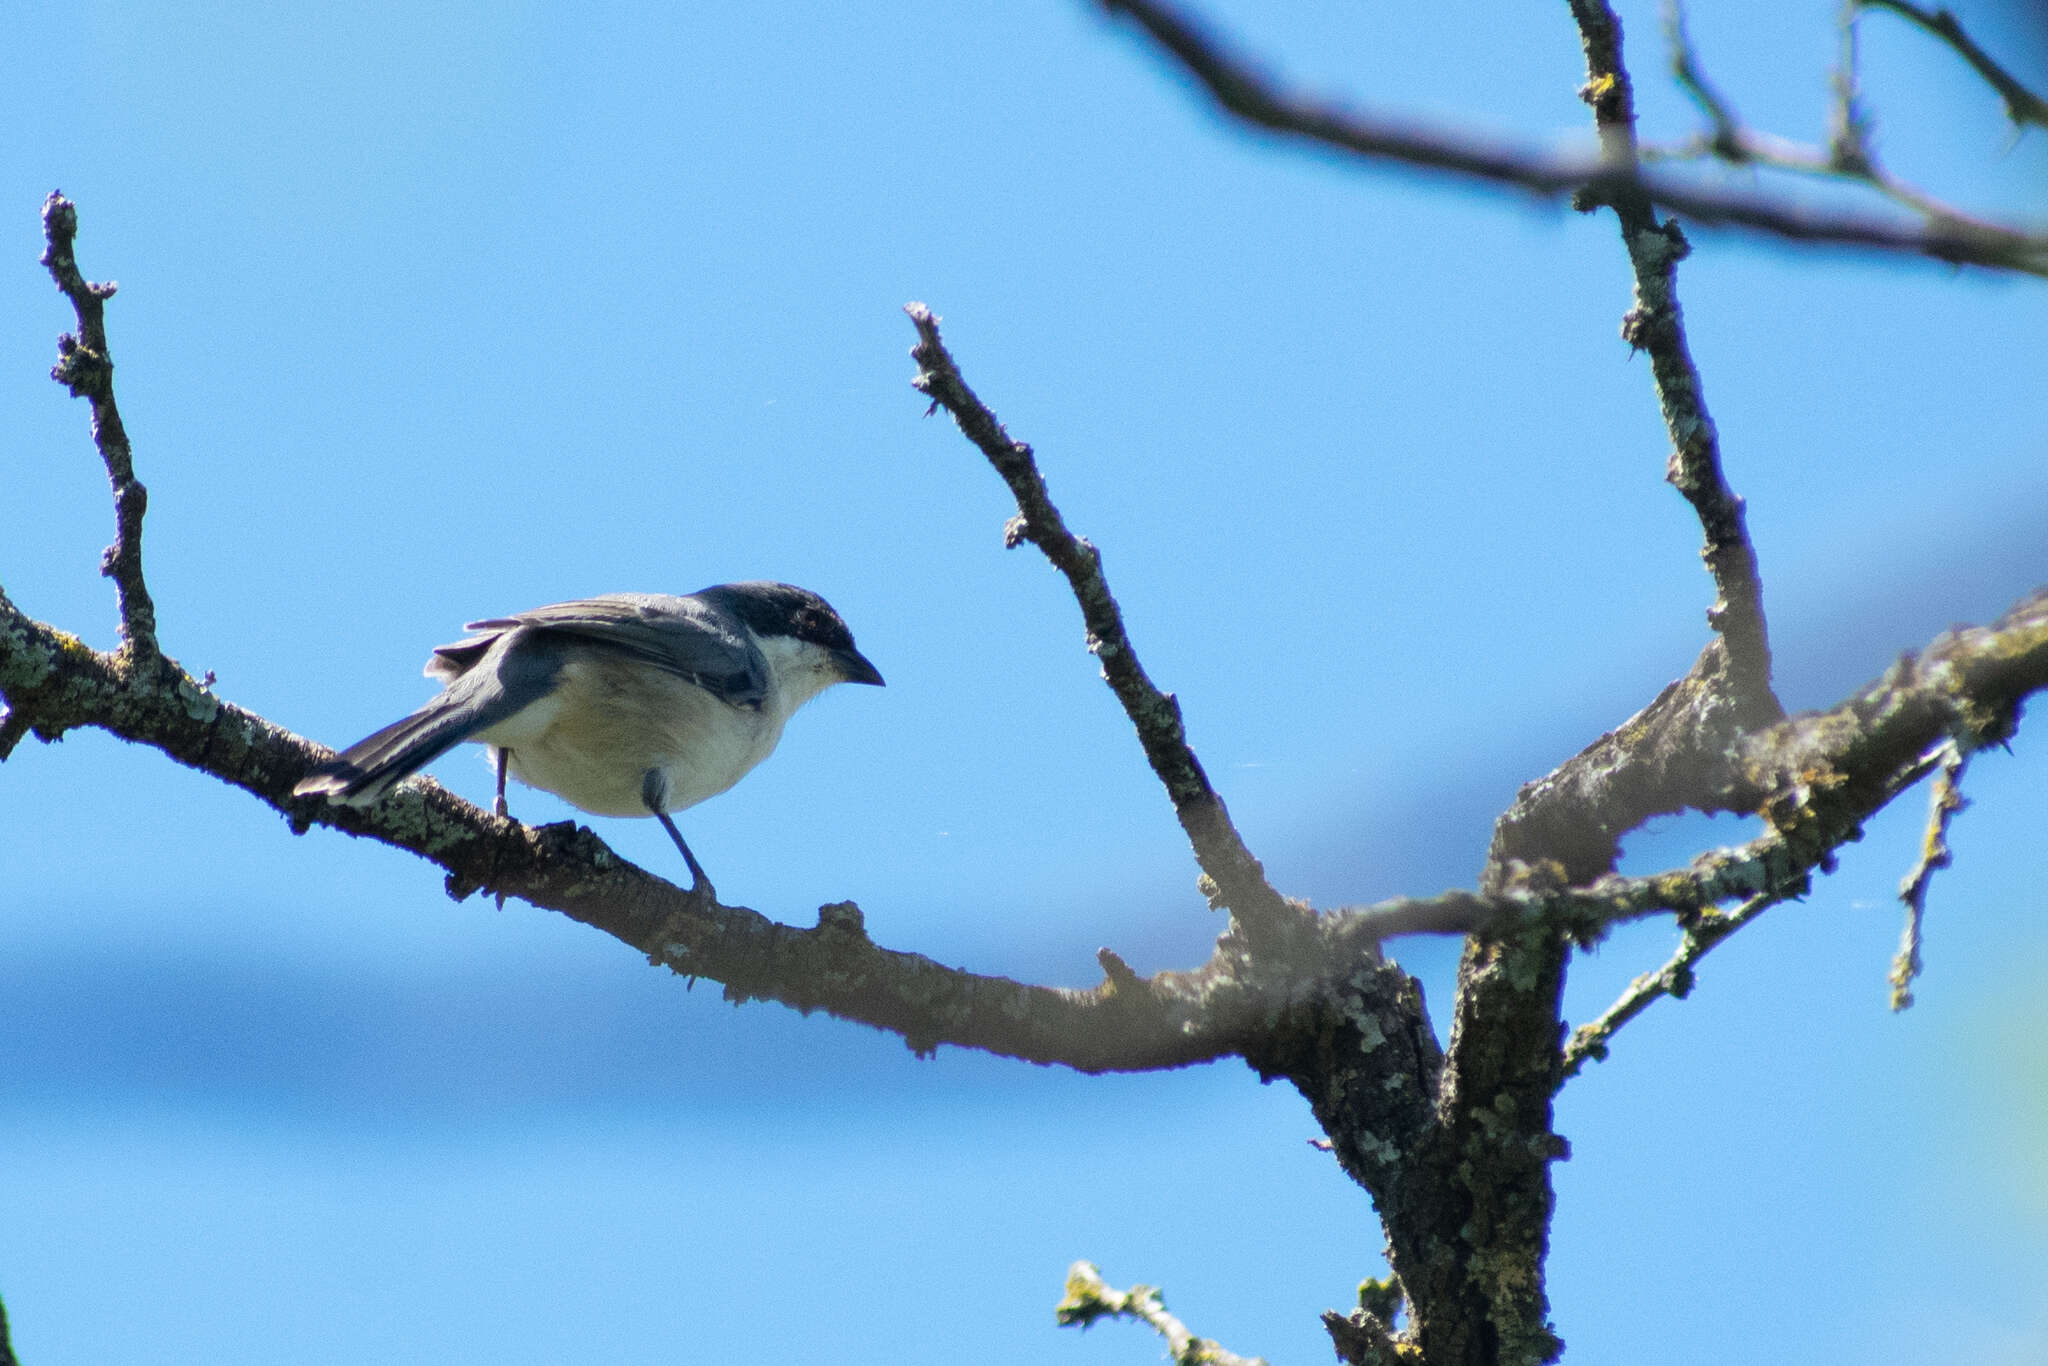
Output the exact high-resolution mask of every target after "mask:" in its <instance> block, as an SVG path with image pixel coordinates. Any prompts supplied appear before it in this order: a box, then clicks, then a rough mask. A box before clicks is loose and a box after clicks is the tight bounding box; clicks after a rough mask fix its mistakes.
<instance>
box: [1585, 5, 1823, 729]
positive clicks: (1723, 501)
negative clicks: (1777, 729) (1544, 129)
mask: <svg viewBox="0 0 2048 1366" xmlns="http://www.w3.org/2000/svg"><path fill="white" fill-rule="evenodd" d="M1571 10H1572V16H1573V18H1574V19H1575V20H1576V22H1577V24H1578V27H1579V38H1580V45H1581V47H1582V48H1583V49H1584V51H1585V56H1586V84H1585V85H1584V86H1583V87H1582V88H1581V92H1580V93H1581V94H1582V95H1583V96H1584V98H1585V99H1586V102H1587V103H1588V104H1590V105H1591V106H1592V108H1593V119H1594V126H1595V128H1596V129H1597V131H1598V133H1599V136H1600V145H1601V148H1602V150H1603V151H1604V152H1605V153H1606V155H1607V156H1608V158H1609V159H1610V160H1614V161H1617V162H1621V163H1624V164H1627V165H1631V166H1633V165H1635V164H1636V130H1635V123H1636V113H1635V92H1634V87H1633V85H1632V83H1631V81H1630V78H1629V74H1628V70H1627V68H1626V67H1624V66H1623V65H1622V51H1621V20H1620V19H1619V18H1618V17H1617V16H1616V15H1615V13H1614V11H1613V9H1612V8H1610V7H1609V6H1608V4H1607V3H1606V0H1572V3H1571ZM1676 32H1677V33H1678V34H1679V35H1680V36H1681V40H1682V34H1683V30H1682V29H1676ZM1699 88H1700V89H1701V90H1704V89H1705V87H1704V86H1701V87H1699ZM1710 103H1713V104H1714V106H1715V107H1717V108H1718V107H1719V106H1718V103H1717V102H1714V101H1711V100H1710ZM1604 202H1606V203H1607V204H1609V205H1611V206H1612V207H1613V209H1614V213H1615V217H1616V218H1617V219H1618V220H1619V221H1620V224H1621V237H1622V243H1623V245H1624V246H1625V247H1626V248H1627V250H1628V258H1629V265H1630V267H1631V268H1632V269H1633V270H1634V272H1635V304H1634V307H1632V308H1631V309H1630V310H1629V312H1628V315H1627V316H1626V317H1625V318H1623V319H1622V327H1621V335H1622V337H1623V338H1624V339H1625V340H1626V341H1627V342H1628V343H1629V345H1630V346H1633V347H1635V348H1637V349H1638V350H1641V351H1642V352H1644V353H1645V354H1646V355H1648V356H1649V358H1650V374H1651V378H1652V380H1653V382H1654V384H1655V387H1656V391H1657V404H1658V408H1659V410H1660V411H1661V412H1662V414H1663V417H1664V429H1665V431H1666V433H1667V434H1668V435H1669V436H1670V438H1671V454H1670V457H1669V459H1668V460H1667V461H1666V465H1665V475H1664V477H1665V478H1666V479H1668V480H1669V481H1670V482H1671V484H1672V486H1673V487H1674V488H1676V489H1677V490H1678V491H1679V492H1680V493H1681V494H1683V495H1684V496H1685V500H1686V501H1687V502H1688V503H1690V504H1692V508H1693V512H1694V514H1695V515H1696V516H1698V518H1699V522H1700V529H1701V531H1702V532H1703V533H1705V538H1706V545H1705V547H1704V548H1703V549H1702V551H1701V557H1702V558H1703V559H1704V560H1705V561H1706V564H1707V570H1708V572H1709V573H1710V574H1712V576H1713V579H1714V590H1715V601H1714V605H1713V606H1712V607H1711V608H1709V609H1708V612H1707V620H1708V622H1709V623H1710V624H1711V625H1712V626H1713V628H1714V629H1715V630H1716V631H1717V632H1719V633H1720V635H1721V639H1722V641H1723V642H1724V643H1725V644H1726V646H1727V654H1726V658H1725V661H1724V667H1722V668H1720V669H1718V670H1717V671H1716V674H1717V677H1718V682H1719V684H1720V686H1721V688H1722V689H1723V690H1724V691H1725V694H1726V698H1727V700H1728V701H1729V702H1730V703H1732V704H1733V709H1734V712H1735V713H1736V714H1735V716H1734V717H1733V718H1732V719H1733V720H1734V721H1735V723H1736V724H1738V725H1742V726H1753V725H1759V724H1763V723H1766V722H1769V721H1774V720H1776V719H1777V718H1778V717H1780V716H1782V715H1783V714H1784V709H1783V708H1782V707H1780V706H1779V705H1778V699H1777V697H1776V695H1775V694H1774V693H1773V692H1772V691H1771V647H1770V635H1769V631H1768V629H1767V627H1766V626H1765V621H1764V606H1763V587H1762V584H1761V581H1760V580H1759V578H1758V574H1757V564H1756V551H1755V549H1754V547H1752V546H1751V544H1750V540H1749V528H1748V524H1747V520H1746V518H1745V517H1744V515H1743V507H1742V500H1741V499H1740V498H1738V497H1736V496H1735V492H1734V490H1733V489H1731V488H1729V486H1728V481H1727V479H1726V477H1725V476H1724V475H1723V473H1722V469H1721V440H1720V436H1719V435H1718V434H1717V433H1716V431H1715V429H1714V420H1713V418H1712V417H1711V416H1710V415H1709V414H1708V412H1707V404H1706V396H1705V394H1704V393H1703V391H1702V387H1701V384H1700V373H1699V367H1698V366H1696V365H1695V364H1694V363H1693V358H1692V347H1691V345H1690V343H1689V342H1688V341H1687V340H1686V335H1685V319H1684V314H1683V313H1682V311H1681V310H1680V308H1679V305H1678V263H1679V262H1680V261H1681V260H1683V259H1684V258H1685V256H1686V254H1687V252H1689V251H1690V250H1691V248H1690V247H1689V246H1688V245H1687V243H1686V240H1685V235H1684V234H1683V233H1682V232H1680V231H1679V228H1678V225H1677V224H1676V223H1669V222H1666V223H1659V222H1658V221H1657V217H1656V213H1655V203H1654V200H1653V197H1652V196H1651V195H1650V194H1649V193H1648V192H1647V190H1640V189H1639V190H1633V191H1630V192H1627V193H1623V194H1620V195H1611V196H1608V197H1607V198H1606V199H1605V200H1604Z"/></svg>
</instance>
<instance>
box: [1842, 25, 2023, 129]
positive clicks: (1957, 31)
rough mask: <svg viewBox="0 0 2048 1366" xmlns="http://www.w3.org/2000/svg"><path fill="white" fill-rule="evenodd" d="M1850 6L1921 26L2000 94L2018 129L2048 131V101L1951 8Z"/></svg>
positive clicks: (2007, 112)
mask: <svg viewBox="0 0 2048 1366" xmlns="http://www.w3.org/2000/svg"><path fill="white" fill-rule="evenodd" d="M1850 3H1851V4H1852V5H1855V6H1857V7H1859V8H1862V9H1882V10H1890V11H1891V12H1892V13H1893V14H1896V15H1898V16H1899V17H1901V18H1903V19H1906V20H1909V21H1911V22H1912V23H1914V24H1917V25H1919V26H1920V27H1921V28H1922V29H1925V30H1926V31H1927V32H1929V33H1931V34H1933V35H1934V36H1935V37H1937V38H1939V39H1941V41H1942V42H1944V43H1946V44H1948V45H1949V47H1951V48H1953V49H1954V50H1955V53H1956V55H1957V56H1958V57H1961V58H1962V59H1963V60H1964V61H1966V62H1968V63H1969V64H1970V66H1971V67H1972V68H1973V69H1975V71H1976V72H1977V74H1978V75H1979V76H1982V77H1983V78H1984V81H1985V83H1986V84H1987V85H1989V86H1990V87H1991V88H1992V89H1993V90H1996V91H1997V92H1998V97H1999V98H2000V99H2002V100H2004V101H2005V116H2006V117H2007V118H2008V119H2010V120H2012V123H2013V126H2014V127H2015V128H2020V129H2024V128H2025V127H2026V126H2027V125H2028V124H2030V123H2031V124H2034V125H2035V126H2037V127H2041V128H2048V100H2043V99H2042V98H2041V97H2040V96H2039V95H2036V94H2035V93H2034V92H2033V91H2031V90H2029V89H2027V87H2026V86H2024V85H2022V84H2021V83H2020V82H2019V80H2018V79H2017V78H2016V77H2014V76H2013V74H2012V73H2011V72H2009V71H2007V70H2006V69H2005V68H2004V67H2002V66H2000V65H1999V64H1998V63H1997V62H1996V61H1994V60H1993V59H1992V57H1991V54H1990V53H1988V52H1986V51H1985V50H1984V49H1983V48H1981V47H1979V46H1977V44H1976V42H1975V41H1974V40H1973V39H1972V38H1971V37H1970V35H1969V34H1967V33H1965V32H1964V31H1963V26H1962V24H1961V22H1959V21H1958V20H1957V19H1956V17H1955V15H1954V14H1953V13H1951V12H1950V11H1949V10H1948V9H1946V8H1943V9H1937V10H1927V9H1923V8H1921V7H1920V6H1919V5H1915V4H1912V3H1910V0H1850Z"/></svg>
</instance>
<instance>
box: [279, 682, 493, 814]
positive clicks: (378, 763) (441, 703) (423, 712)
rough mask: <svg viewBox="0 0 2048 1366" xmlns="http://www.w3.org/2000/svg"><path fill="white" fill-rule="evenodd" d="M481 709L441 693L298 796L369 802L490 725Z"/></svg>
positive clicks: (333, 762) (308, 782)
mask: <svg viewBox="0 0 2048 1366" xmlns="http://www.w3.org/2000/svg"><path fill="white" fill-rule="evenodd" d="M489 724H490V722H489V721H488V720H485V719H483V718H482V717H481V716H480V714H479V712H478V709H477V708H476V707H474V706H471V705H466V704H465V703H464V702H463V701H462V700H461V699H458V698H455V697H454V696H453V695H452V694H450V693H445V692H444V693H442V694H441V695H440V696H439V697H437V698H435V699H434V700H433V701H431V702H429V703H427V705H426V706H424V707H421V708H420V709H419V710H418V711H416V712H414V713H413V714H412V715H411V716H408V717H406V718H405V719H404V720H403V721H394V722H392V723H391V724H390V725H388V726H386V727H384V729H382V730H380V731H378V732H377V733H376V734H374V735H370V736H366V737H365V738H363V739H361V740H358V741H356V742H355V743H354V744H352V745H350V746H349V747H348V748H347V749H345V750H343V751H342V752H341V753H339V754H337V755H335V756H334V757H333V758H332V759H329V760H328V761H327V762H326V763H324V764H321V765H320V766H319V767H318V768H316V769H314V770H313V771H312V772H311V773H308V774H307V775H306V776H305V777H304V778H303V779H301V780H300V782H299V785H298V786H297V787H295V788H293V789H292V795H293V796H294V797H325V798H327V800H329V801H331V802H336V803H339V804H340V805H342V806H368V805H370V803H372V802H374V801H376V800H377V799H378V798H379V797H382V796H383V795H384V794H385V793H386V792H388V791H390V790H391V788H393V787H394V786H396V785H397V784H399V783H401V782H403V781H405V780H406V779H407V778H410V777H411V776H412V775H413V774H415V773H417V772H419V771H420V770H421V769H423V768H425V767H426V766H427V765H428V764H431V763H433V762H434V760H436V759H438V758H440V757H441V756H442V755H444V754H446V753H447V752H448V751H449V750H451V749H453V748H455V747H456V746H457V745H459V744H461V743H462V742H463V741H464V740H467V739H468V738H469V737H470V736H471V735H474V734H475V733H476V732H477V731H478V730H481V729H482V728H483V727H484V726H487V725H489Z"/></svg>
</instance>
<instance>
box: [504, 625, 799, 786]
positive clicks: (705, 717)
mask: <svg viewBox="0 0 2048 1366" xmlns="http://www.w3.org/2000/svg"><path fill="white" fill-rule="evenodd" d="M778 712H779V709H778V708H775V707H773V706H769V707H762V708H759V709H748V708H744V707H734V706H730V705H728V704H727V703H724V702H721V701H719V700H718V699H717V698H716V697H713V696H712V695H711V694H710V693H708V692H706V691H704V690H703V689H702V688H699V687H697V686H696V685H695V684H692V683H688V682H685V681H684V680H683V679H681V678H677V677H675V676H674V675H672V674H665V673H660V672H657V671H655V670H652V669H649V668H647V667H646V666H645V665H641V664H637V663H631V662H625V661H621V660H618V659H615V658H614V657H612V656H609V655H603V654H597V653H595V652H593V653H591V654H586V655H578V656H576V657H574V658H571V659H570V660H569V661H567V662H566V663H565V664H564V665H563V666H562V671H561V673H560V675H558V677H557V678H556V680H555V687H554V689H553V690H552V691H551V692H550V693H549V694H548V696H546V697H544V698H542V699H541V700H540V701H538V702H535V703H534V704H533V705H532V706H530V707H527V708H526V709H525V710H523V711H521V712H519V713H518V714H517V715H515V716H512V717H509V718H507V719H506V720H504V721H501V722H499V723H498V724H497V725H495V726H492V727H490V728H489V729H488V730H484V731H480V732H478V733H477V735H476V737H475V738H476V739H478V740H481V741H482V742H483V743H484V744H485V745H487V746H489V747H490V750H489V756H490V760H491V762H492V763H493V764H496V762H497V751H498V750H500V749H505V750H509V751H511V756H512V757H511V762H510V764H509V765H508V768H509V770H510V772H511V774H512V776H513V777H515V778H517V779H519V781H520V782H522V783H525V784H526V785H527V786H529V787H538V788H541V789H543V790H545V791H548V792H552V793H554V794H555V795H557V796H559V797H561V798H562V799H563V800H564V801H566V802H568V803H569V804H570V805H572V806H576V807H580V808H581V809H583V810H585V811H588V812H590V813H591V814H593V815H598V816H645V815H649V814H651V813H650V812H649V811H648V809H647V804H646V801H645V799H644V798H643V797H642V795H641V794H642V792H643V791H644V790H645V788H644V784H645V782H646V775H647V771H648V770H649V769H653V768H658V769H660V770H662V772H663V774H664V775H665V776H666V778H667V783H668V800H667V803H666V805H667V809H668V810H670V811H680V810H682V809H683V808H684V807H688V806H695V805H696V804H697V803H698V802H701V801H703V800H704V799H705V798H707V797H715V796H717V795H718V794H719V793H721V792H723V791H725V790H726V789H727V788H729V787H731V786H732V785H733V784H734V783H736V782H738V781H739V780H740V779H741V778H743V777H745V776H746V775H747V772H748V771H749V770H750V769H752V768H753V767H754V765H756V764H758V763H760V762H761V761H762V760H763V759H765V758H767V757H768V756H769V755H770V754H771V753H773V752H774V750H775V745H776V742H777V741H778V740H780V739H781V738H782V722H783V720H784V719H785V718H784V717H782V716H780V715H779V714H778Z"/></svg>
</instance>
